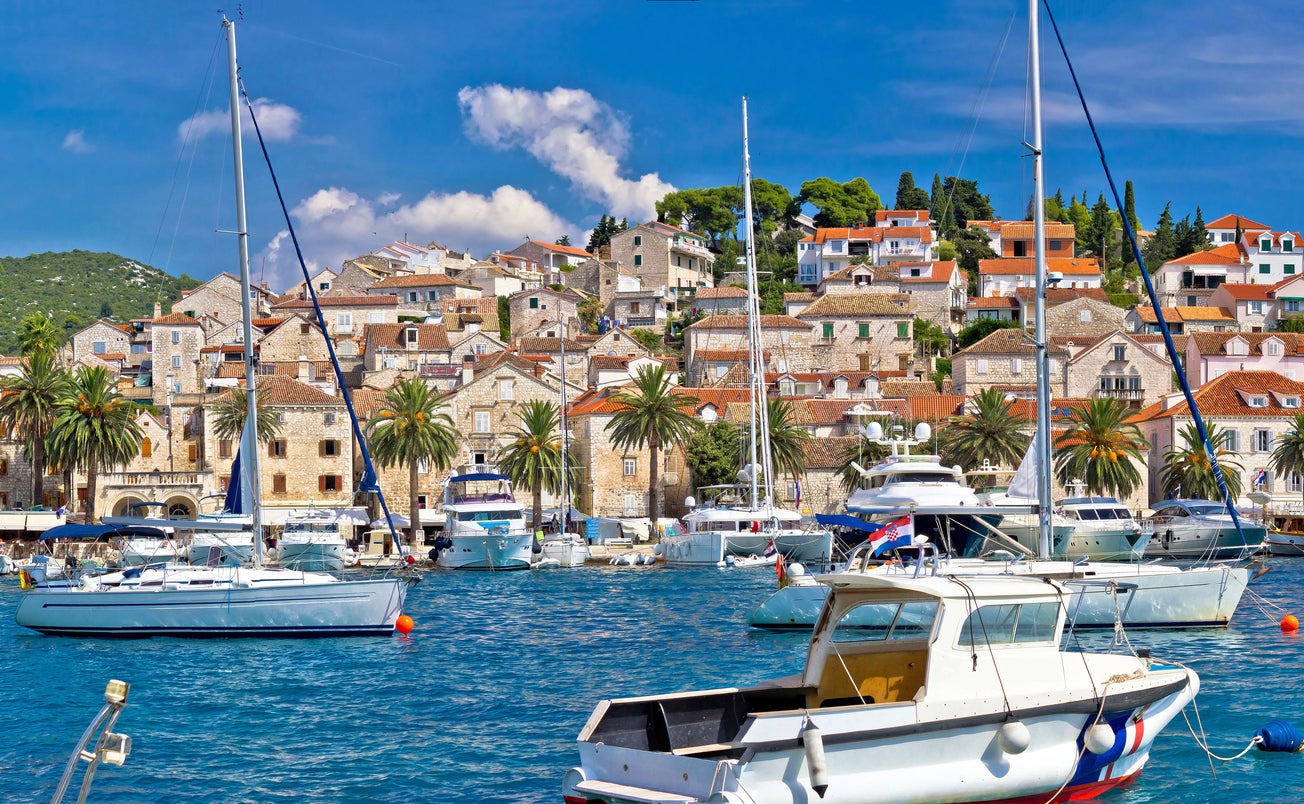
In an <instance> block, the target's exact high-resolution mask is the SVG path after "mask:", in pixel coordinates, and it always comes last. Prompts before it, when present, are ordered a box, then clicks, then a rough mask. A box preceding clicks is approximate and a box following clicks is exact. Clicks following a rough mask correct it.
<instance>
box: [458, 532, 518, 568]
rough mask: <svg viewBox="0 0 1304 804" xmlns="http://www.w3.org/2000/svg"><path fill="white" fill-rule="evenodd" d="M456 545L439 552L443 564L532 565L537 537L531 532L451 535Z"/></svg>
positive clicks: (505, 566) (485, 566)
mask: <svg viewBox="0 0 1304 804" xmlns="http://www.w3.org/2000/svg"><path fill="white" fill-rule="evenodd" d="M449 540H450V541H452V543H453V545H452V547H448V548H446V549H444V550H441V551H440V552H439V561H438V564H439V566H441V567H443V568H445V569H457V570H494V571H499V570H524V569H529V568H530V559H531V556H532V552H531V549H532V547H533V542H534V537H533V536H532V535H531V534H529V533H516V534H506V535H491V534H488V533H486V534H483V535H475V536H453V535H450V536H449Z"/></svg>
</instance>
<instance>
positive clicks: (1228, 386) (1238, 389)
mask: <svg viewBox="0 0 1304 804" xmlns="http://www.w3.org/2000/svg"><path fill="white" fill-rule="evenodd" d="M1252 396H1257V397H1267V405H1266V406H1264V407H1251V406H1250V404H1249V398H1250V397H1252ZM1301 396H1304V383H1301V382H1299V381H1297V380H1288V379H1286V378H1285V377H1283V376H1282V375H1280V374H1278V373H1277V372H1275V371H1229V372H1227V373H1226V374H1224V375H1222V376H1221V377H1217V378H1215V379H1213V380H1211V381H1210V382H1207V383H1205V384H1204V385H1203V386H1201V387H1200V388H1198V389H1196V390H1195V404H1196V405H1197V406H1198V407H1199V408H1200V415H1201V416H1203V417H1204V418H1206V419H1209V418H1213V417H1223V418H1230V417H1236V418H1247V417H1255V418H1258V417H1265V418H1284V417H1289V416H1294V415H1295V414H1297V413H1299V412H1300V410H1301V408H1300V407H1298V405H1297V406H1296V407H1291V408H1288V407H1285V406H1284V405H1282V404H1281V402H1282V398H1283V397H1295V398H1296V402H1297V403H1298V402H1299V401H1300V400H1299V397H1301ZM1189 415H1191V409H1190V407H1189V406H1188V405H1187V404H1186V400H1185V399H1183V400H1182V401H1180V402H1178V403H1176V404H1174V405H1173V406H1172V407H1170V408H1168V409H1167V410H1164V402H1163V401H1162V400H1161V401H1159V402H1156V403H1155V404H1153V405H1151V406H1150V407H1148V408H1146V409H1145V410H1143V411H1141V413H1140V414H1139V415H1138V418H1139V419H1141V420H1143V421H1154V420H1156V419H1166V418H1170V417H1173V416H1189Z"/></svg>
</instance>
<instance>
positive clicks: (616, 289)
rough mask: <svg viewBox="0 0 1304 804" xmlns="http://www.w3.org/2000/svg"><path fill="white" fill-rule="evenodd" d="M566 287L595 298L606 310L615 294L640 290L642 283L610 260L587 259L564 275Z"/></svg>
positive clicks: (626, 269) (627, 270)
mask: <svg viewBox="0 0 1304 804" xmlns="http://www.w3.org/2000/svg"><path fill="white" fill-rule="evenodd" d="M566 286H567V287H568V288H574V289H576V290H582V291H584V292H585V293H588V294H590V295H592V296H597V297H598V302H599V303H600V304H601V306H602V309H603V310H606V309H607V308H608V307H609V306H610V305H611V300H612V299H614V298H615V297H616V294H617V293H621V292H627V291H633V290H641V289H642V288H643V283H642V281H641V280H640V279H639V278H638V277H637V276H635V275H634V274H633V273H631V272H630V271H629V269H628V268H625V267H622V266H620V265H617V264H616V263H614V262H612V261H610V260H597V259H587V260H583V261H582V262H580V263H579V264H578V265H576V266H575V267H574V268H572V269H571V271H570V273H568V274H566Z"/></svg>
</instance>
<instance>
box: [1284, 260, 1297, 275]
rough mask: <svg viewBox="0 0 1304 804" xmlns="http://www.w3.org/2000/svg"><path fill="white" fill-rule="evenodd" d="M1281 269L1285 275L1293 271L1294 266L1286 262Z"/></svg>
mask: <svg viewBox="0 0 1304 804" xmlns="http://www.w3.org/2000/svg"><path fill="white" fill-rule="evenodd" d="M1283 270H1284V272H1285V273H1286V274H1287V275H1290V274H1293V273H1295V266H1294V265H1292V264H1290V263H1286V266H1285V268H1284V269H1283Z"/></svg>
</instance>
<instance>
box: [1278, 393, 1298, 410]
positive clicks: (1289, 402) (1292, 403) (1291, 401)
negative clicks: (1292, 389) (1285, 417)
mask: <svg viewBox="0 0 1304 804" xmlns="http://www.w3.org/2000/svg"><path fill="white" fill-rule="evenodd" d="M1281 406H1282V407H1283V408H1298V407H1299V397H1297V396H1285V397H1282V399H1281Z"/></svg>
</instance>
